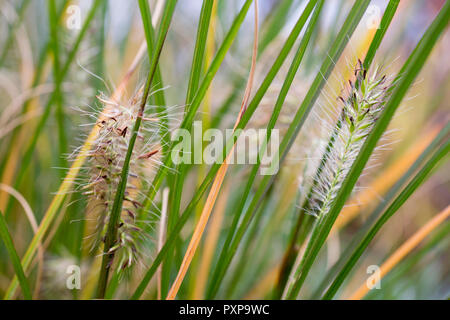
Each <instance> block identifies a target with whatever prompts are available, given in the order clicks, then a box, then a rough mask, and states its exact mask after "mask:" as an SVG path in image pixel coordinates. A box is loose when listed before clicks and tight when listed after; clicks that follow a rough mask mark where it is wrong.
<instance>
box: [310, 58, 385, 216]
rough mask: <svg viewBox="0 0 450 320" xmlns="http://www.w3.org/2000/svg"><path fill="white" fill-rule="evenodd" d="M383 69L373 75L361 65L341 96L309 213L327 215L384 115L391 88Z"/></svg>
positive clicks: (357, 67)
mask: <svg viewBox="0 0 450 320" xmlns="http://www.w3.org/2000/svg"><path fill="white" fill-rule="evenodd" d="M386 82H387V77H386V75H382V74H381V73H380V71H379V69H376V70H375V71H374V72H372V73H369V72H368V70H366V69H364V68H363V65H362V63H361V61H359V60H358V64H357V66H356V68H355V70H354V79H353V80H348V82H347V83H346V84H345V88H344V89H343V90H342V94H341V95H339V96H338V99H337V100H338V102H337V103H338V105H339V112H340V116H339V118H338V121H337V123H336V124H335V125H334V127H333V128H332V130H331V131H332V135H331V137H330V138H329V141H330V146H331V148H330V149H329V150H328V151H325V152H324V153H323V156H322V160H321V161H322V166H321V169H320V171H318V173H319V174H318V175H317V177H316V181H315V182H314V184H313V188H312V196H311V197H310V200H309V205H308V209H307V211H308V213H310V214H312V215H315V216H319V217H320V216H322V215H324V214H326V213H327V212H328V211H329V209H330V206H331V204H332V203H333V200H334V198H335V197H336V195H337V192H338V190H339V189H340V187H341V185H342V182H343V181H344V179H345V177H346V176H347V174H348V171H349V170H350V168H351V166H352V164H353V162H354V160H355V159H356V157H357V155H358V153H359V150H360V149H361V147H362V145H363V143H364V141H365V139H366V137H367V136H368V135H369V133H370V132H371V130H372V128H373V126H374V125H375V123H376V121H377V120H378V117H379V116H380V114H381V112H382V111H383V108H384V105H385V102H386V99H387V96H388V92H389V90H388V89H389V86H388V85H386Z"/></svg>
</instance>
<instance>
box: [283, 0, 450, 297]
mask: <svg viewBox="0 0 450 320" xmlns="http://www.w3.org/2000/svg"><path fill="white" fill-rule="evenodd" d="M449 14H450V3H449V2H447V3H445V4H444V6H443V8H442V9H441V11H440V12H439V14H438V16H437V17H436V19H435V20H434V21H433V23H432V24H431V26H430V27H429V28H428V29H427V31H426V32H425V34H424V36H423V37H422V39H421V40H420V42H419V44H418V45H417V47H416V48H415V49H414V51H413V53H412V54H411V56H410V57H409V59H408V61H407V62H406V63H405V65H404V67H403V68H402V70H401V71H400V75H401V77H400V80H399V82H398V84H397V85H396V86H395V88H394V91H393V92H392V95H391V97H390V99H389V101H388V102H387V103H386V106H385V109H384V111H383V113H382V114H381V116H380V118H379V119H378V121H377V123H376V124H375V126H374V128H373V130H372V132H371V133H370V134H369V136H368V137H367V139H366V141H365V142H364V145H363V147H362V148H361V150H360V153H359V154H358V156H357V158H356V160H355V162H354V163H353V166H352V168H351V169H350V171H349V173H348V175H347V177H346V178H345V180H344V182H343V184H342V186H341V188H340V190H339V192H338V194H337V195H336V199H335V201H334V203H333V204H332V206H331V209H330V212H329V213H328V214H327V216H326V217H325V218H324V220H323V221H322V222H321V224H320V226H318V227H317V228H315V232H313V237H312V240H311V241H310V242H309V244H308V247H307V249H306V252H305V259H304V263H302V268H301V274H300V276H299V277H298V278H296V281H295V283H294V284H293V287H292V288H291V289H290V291H289V294H288V298H289V299H294V298H296V297H297V294H298V292H299V290H300V288H301V286H302V284H303V282H304V280H305V278H306V276H307V275H308V272H309V270H310V268H311V266H312V264H313V263H314V260H315V258H316V256H317V254H318V252H319V250H320V248H321V247H322V245H323V244H324V242H325V240H326V238H327V236H328V234H329V232H330V230H331V228H332V226H333V224H334V221H335V220H336V218H337V216H338V215H339V212H340V211H341V209H342V207H343V206H344V204H345V201H346V200H347V198H348V196H349V195H350V193H351V191H352V190H353V187H354V185H355V183H356V181H357V180H358V178H359V176H360V175H361V172H362V170H363V169H364V166H365V165H366V163H367V161H368V159H369V157H370V155H371V154H372V152H373V150H374V148H375V146H376V144H377V142H378V140H379V139H380V137H381V135H382V134H383V132H384V131H385V130H386V128H387V126H388V124H389V122H390V120H391V119H392V116H393V115H394V113H395V111H396V109H397V107H398V106H399V104H400V102H401V100H402V99H403V97H404V96H405V94H406V92H407V91H408V89H409V88H410V86H411V84H412V82H413V80H414V79H415V77H416V76H417V74H418V73H419V71H420V70H421V68H422V66H423V65H424V63H425V61H426V59H427V58H428V55H429V54H430V52H431V49H432V48H433V46H434V44H435V43H436V41H437V39H438V38H439V36H440V34H441V32H442V30H443V29H444V28H445V27H446V25H447V24H448V22H449V19H448V17H449Z"/></svg>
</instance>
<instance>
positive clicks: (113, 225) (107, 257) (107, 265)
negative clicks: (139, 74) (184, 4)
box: [97, 0, 177, 299]
mask: <svg viewBox="0 0 450 320" xmlns="http://www.w3.org/2000/svg"><path fill="white" fill-rule="evenodd" d="M176 3H177V0H169V1H168V2H167V4H166V8H165V11H164V15H163V19H162V21H161V27H160V29H159V33H158V40H157V42H156V46H155V52H154V54H153V56H152V61H151V64H150V71H149V75H148V78H147V81H146V83H145V88H144V94H143V96H142V101H141V104H140V108H139V113H138V116H137V118H136V122H135V124H134V127H133V130H132V133H131V137H130V141H129V145H128V150H127V153H126V155H125V160H124V163H123V168H122V173H121V176H120V182H119V185H118V186H117V191H116V195H115V198H114V203H113V207H112V209H111V213H110V220H109V222H108V227H107V231H106V236H105V245H104V249H103V259H102V265H101V269H100V276H99V280H98V288H97V289H98V293H97V297H98V298H100V299H102V298H103V297H104V296H105V292H106V287H107V282H108V275H109V270H110V269H111V265H112V262H113V258H114V252H111V248H112V246H113V245H114V244H115V242H116V238H117V227H118V221H119V217H120V213H121V212H122V205H123V200H124V196H125V189H126V185H127V180H128V171H129V166H130V159H131V155H132V153H133V148H134V145H135V142H136V139H137V136H138V132H139V127H140V125H141V122H142V117H143V115H144V109H145V105H146V103H147V98H148V95H149V93H150V89H151V85H152V82H153V78H154V76H155V72H156V68H157V65H158V61H159V57H160V56H161V51H162V48H163V45H164V41H165V39H166V36H167V32H168V30H169V26H170V22H171V20H172V16H173V12H174V10H175V5H176Z"/></svg>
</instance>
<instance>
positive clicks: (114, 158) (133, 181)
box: [83, 92, 161, 269]
mask: <svg viewBox="0 0 450 320" xmlns="http://www.w3.org/2000/svg"><path fill="white" fill-rule="evenodd" d="M141 94H142V92H138V93H137V94H136V95H135V96H134V97H133V98H132V99H131V100H130V101H129V103H128V105H123V104H121V103H118V102H116V101H112V100H109V99H108V98H107V97H105V96H99V97H98V100H99V101H100V102H101V103H102V104H103V105H104V109H103V112H102V113H101V114H100V116H99V117H98V119H99V120H98V121H97V123H96V125H97V126H99V127H100V130H99V134H98V137H97V139H96V140H95V141H94V143H93V145H92V148H91V150H90V151H89V153H88V164H89V166H88V170H87V171H88V176H89V181H88V183H87V184H86V185H85V186H84V187H83V192H84V194H86V195H89V196H90V197H92V198H93V199H95V201H97V202H98V204H99V206H101V207H102V210H101V213H100V215H99V216H98V222H97V230H96V233H97V235H98V237H99V238H101V239H103V237H104V234H105V232H106V230H105V226H107V225H108V221H109V214H110V211H111V208H112V204H113V201H114V196H115V191H116V190H117V186H118V184H119V181H120V175H121V171H122V167H123V162H124V160H125V155H126V152H127V149H128V144H129V140H130V137H131V130H132V128H133V124H134V122H135V121H136V117H137V116H138V112H139V108H140V105H139V101H140V96H141ZM160 129H161V128H160V124H159V121H158V119H156V118H154V115H144V117H143V124H142V127H141V128H140V130H139V135H138V139H137V140H136V144H135V147H134V149H133V153H132V156H131V160H130V170H129V178H128V180H127V186H126V191H125V196H124V204H123V209H122V213H121V216H120V222H119V228H118V237H117V241H116V243H115V244H113V246H112V247H111V249H110V252H115V256H116V257H117V259H118V262H117V263H118V264H119V266H120V267H121V268H122V269H124V268H126V267H128V266H130V265H132V264H133V263H135V262H136V261H137V258H138V257H139V255H140V254H139V249H138V244H139V243H140V242H141V240H142V237H143V233H142V231H141V228H140V227H138V226H137V224H138V223H137V219H136V217H137V215H138V211H139V210H140V209H141V207H142V203H143V201H144V200H145V195H144V194H142V192H140V191H139V190H140V189H141V186H142V185H149V184H150V181H151V176H152V174H153V173H154V170H152V167H154V166H155V164H156V165H157V164H158V162H157V161H158V160H157V159H155V158H158V157H159V156H160V150H161V145H160V140H159V138H160V134H159V130H160ZM155 161H156V162H155Z"/></svg>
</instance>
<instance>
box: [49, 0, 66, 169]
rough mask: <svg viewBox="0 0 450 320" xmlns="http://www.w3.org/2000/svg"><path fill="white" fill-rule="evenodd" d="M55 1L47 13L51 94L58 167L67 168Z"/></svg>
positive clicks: (50, 3)
mask: <svg viewBox="0 0 450 320" xmlns="http://www.w3.org/2000/svg"><path fill="white" fill-rule="evenodd" d="M55 2H56V1H55V0H50V1H48V15H49V22H50V38H51V40H50V44H51V48H52V51H53V78H54V82H55V88H54V90H53V95H54V97H55V98H54V99H55V105H56V122H57V125H58V147H59V157H58V158H59V159H58V160H59V168H61V169H62V168H67V161H66V158H65V155H66V153H67V137H66V128H65V125H64V110H63V95H62V93H61V80H62V79H61V77H60V75H59V73H60V58H59V36H58V28H59V25H58V21H59V20H58V15H57V12H56V3H55ZM60 175H61V178H62V177H64V171H63V170H60Z"/></svg>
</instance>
